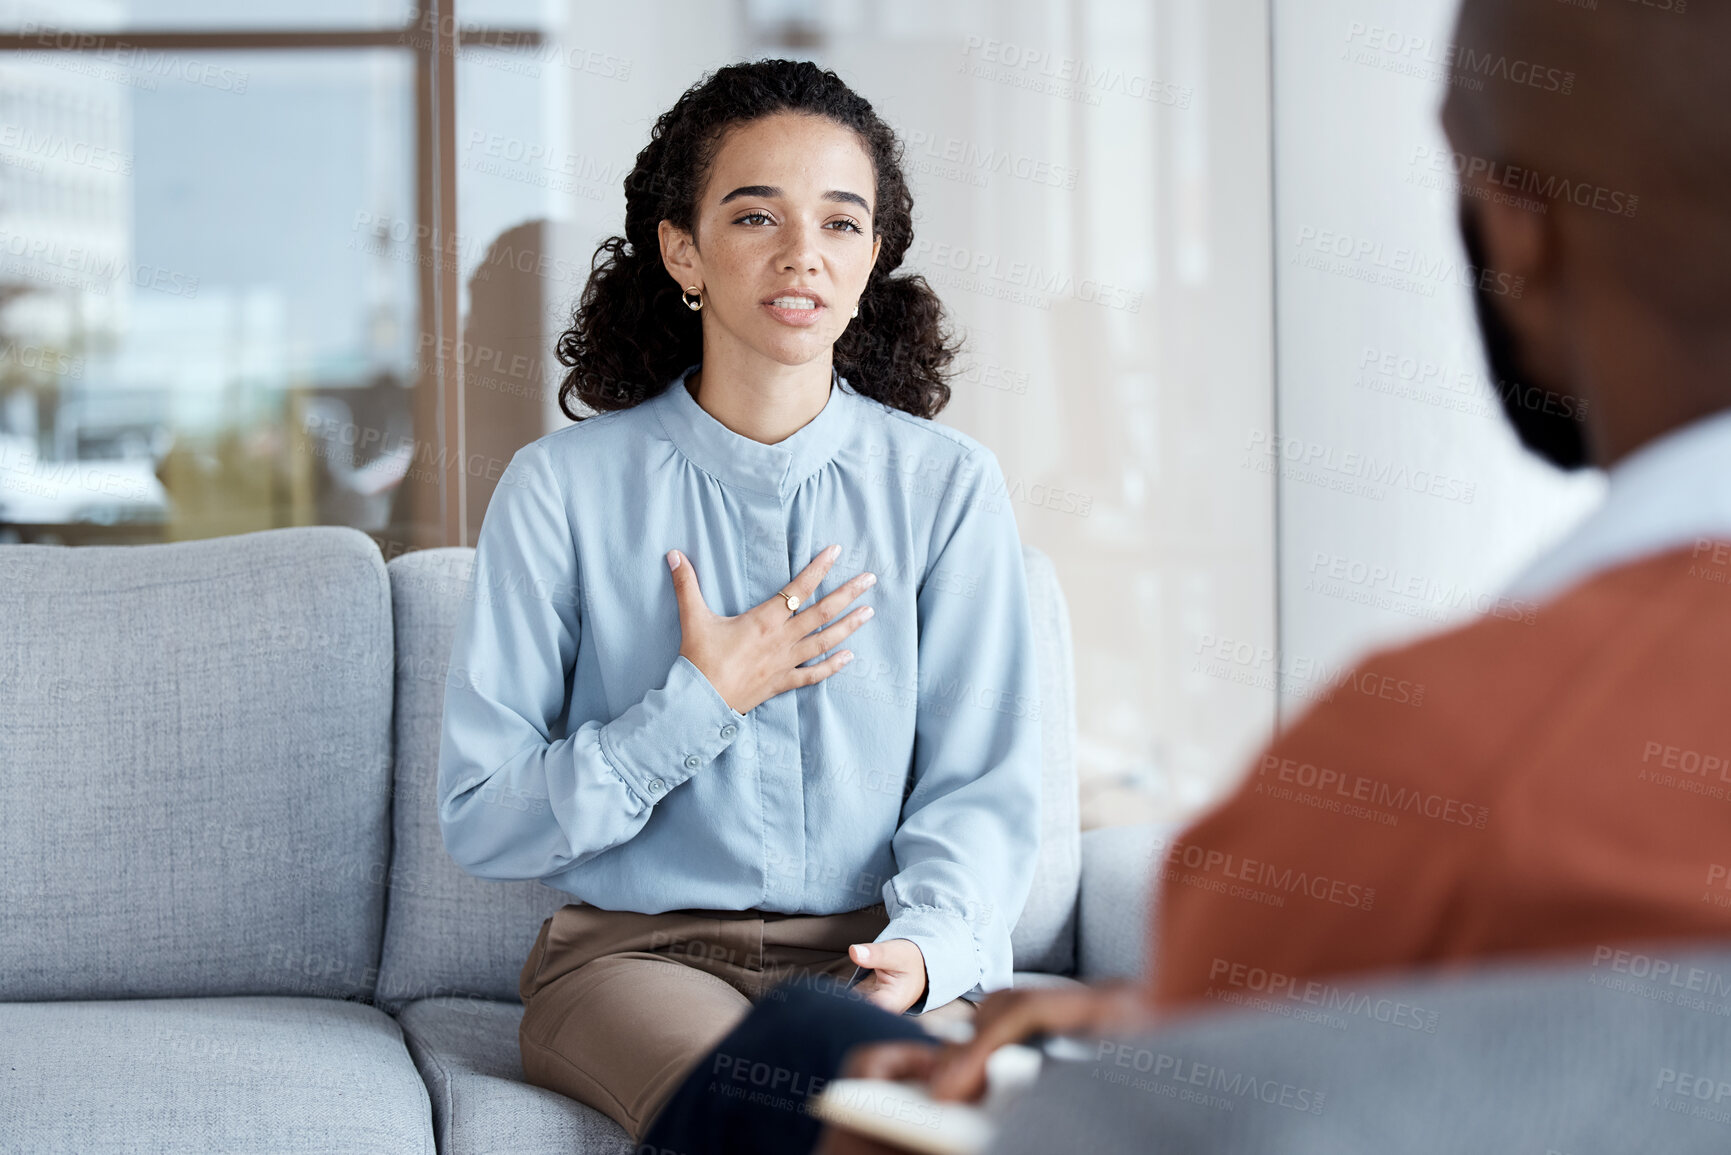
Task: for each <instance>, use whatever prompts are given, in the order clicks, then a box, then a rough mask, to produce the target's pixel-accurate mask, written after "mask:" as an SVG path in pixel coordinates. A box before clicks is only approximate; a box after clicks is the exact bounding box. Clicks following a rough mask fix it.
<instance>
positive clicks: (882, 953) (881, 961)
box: [847, 938, 926, 1015]
mask: <svg viewBox="0 0 1731 1155" xmlns="http://www.w3.org/2000/svg"><path fill="white" fill-rule="evenodd" d="M847 956H848V957H849V958H851V959H852V960H853V962H854V965H855V966H857V967H863V968H865V969H866V970H868V971H870V972H871V973H870V974H869V975H867V976H866V977H865V978H863V979H861V980H860V982H859V985H858V986H857V987H855V988H854V990H856V991H858V992H859V993H860V994H862V995H864V996H865V997H866V998H868V999H870V1000H871V1001H872V1002H874V1003H876V1004H877V1005H878V1006H880V1007H882V1008H883V1009H884V1010H886V1011H888V1012H889V1013H890V1014H892V1015H899V1014H901V1013H902V1012H903V1011H905V1010H907V1009H908V1008H909V1007H911V1006H913V1005H914V1004H915V1003H917V1002H919V1001H920V996H921V995H923V994H925V993H926V956H925V955H924V954H923V953H921V951H920V948H919V946H918V944H916V943H915V942H914V941H913V940H912V939H907V938H891V939H885V940H884V941H883V942H872V943H865V942H856V943H854V944H853V945H852V946H850V947H848V948H847Z"/></svg>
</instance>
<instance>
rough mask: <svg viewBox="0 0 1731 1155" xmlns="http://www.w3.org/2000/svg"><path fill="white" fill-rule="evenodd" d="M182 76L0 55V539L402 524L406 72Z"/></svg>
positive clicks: (280, 56)
mask: <svg viewBox="0 0 1731 1155" xmlns="http://www.w3.org/2000/svg"><path fill="white" fill-rule="evenodd" d="M201 59H202V60H203V61H204V62H205V63H207V64H208V65H209V66H210V67H211V68H215V69H222V70H229V71H230V72H232V73H233V74H237V75H244V76H245V77H246V81H247V83H246V86H245V89H244V91H236V90H234V89H232V88H231V89H228V90H223V89H217V88H212V87H209V86H206V85H202V84H197V83H192V82H189V81H186V80H183V79H179V78H173V77H163V76H152V75H148V74H146V73H144V72H142V71H141V70H140V69H139V68H137V67H128V66H121V65H114V64H109V63H101V62H97V61H93V60H91V59H89V58H87V57H85V56H83V55H81V54H73V53H66V54H43V53H18V54H12V55H9V56H5V57H0V110H3V111H0V123H3V125H4V128H3V129H0V540H27V541H61V542H66V543H68V544H82V543H87V542H100V541H149V540H170V539H184V538H198V537H210V536H216V535H221V534H230V533H241V532H249V531H252V530H258V529H267V528H273V527H277V526H285V525H303V524H340V525H353V526H356V527H359V528H362V529H366V530H369V531H382V530H386V529H387V527H389V526H390V525H391V524H392V523H393V521H395V520H398V519H402V518H404V517H406V516H407V515H406V514H405V513H404V512H403V511H402V510H400V509H398V508H396V507H397V505H398V504H400V503H399V501H398V495H399V491H400V489H401V486H402V483H403V481H404V478H405V476H406V475H408V474H409V472H410V470H411V469H412V468H413V467H414V465H415V462H414V457H415V451H416V446H417V445H418V444H419V443H418V442H417V441H416V440H415V438H414V429H413V422H412V419H411V412H412V411H411V405H410V402H411V398H412V396H413V393H414V385H415V381H416V378H415V367H414V354H415V344H416V341H417V336H416V334H417V333H418V331H419V329H420V303H419V302H420V287H419V278H418V266H417V262H416V257H417V250H416V245H415V228H414V224H413V221H414V219H415V194H414V181H413V152H412V149H413V141H414V110H413V90H412V83H411V78H412V76H413V71H414V70H413V63H412V60H411V59H410V57H409V56H408V54H407V53H404V52H401V51H398V50H370V49H369V50H353V51H340V52H325V51H317V52H298V53H260V52H251V53H221V52H216V53H204V54H201Z"/></svg>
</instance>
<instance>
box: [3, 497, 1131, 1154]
mask: <svg viewBox="0 0 1731 1155" xmlns="http://www.w3.org/2000/svg"><path fill="white" fill-rule="evenodd" d="M472 560H473V551H472V550H468V549H435V550H427V551H422V552H416V553H411V554H406V555H403V556H401V557H398V558H395V559H393V560H391V561H390V563H389V564H388V565H387V564H386V562H385V560H384V559H383V558H382V557H381V555H380V552H379V549H378V547H377V546H376V545H375V544H374V543H373V541H372V540H371V539H370V538H368V537H367V536H366V535H365V534H362V533H360V532H359V531H357V530H351V529H343V528H336V527H310V528H296V529H281V530H270V531H265V532H260V533H250V534H241V535H237V536H233V537H225V538H216V539H211V540H205V541H193V542H182V543H174V544H166V545H143V546H119V547H87V548H81V549H68V548H63V547H55V546H24V545H15V546H0V787H3V789H4V794H3V795H0V800H3V801H0V1000H4V1001H0V1151H5V1152H30V1153H36V1152H51V1151H77V1152H91V1151H117V1150H128V1151H134V1150H136V1151H170V1150H184V1151H248V1152H258V1151H309V1152H310V1151H317V1152H345V1153H359V1152H373V1151H379V1152H393V1153H396V1152H410V1151H434V1150H437V1151H439V1152H444V1153H447V1155H459V1153H470V1152H507V1151H508V1152H514V1153H527V1152H542V1151H545V1152H559V1153H561V1155H570V1153H572V1152H589V1151H607V1152H625V1151H629V1150H630V1145H629V1143H628V1142H627V1141H626V1139H625V1136H624V1134H623V1132H622V1131H620V1130H619V1129H618V1128H617V1127H616V1126H615V1125H614V1124H613V1123H612V1122H611V1121H610V1120H608V1119H607V1118H606V1117H604V1116H602V1115H600V1114H599V1113H597V1112H595V1111H592V1110H590V1109H588V1108H586V1107H584V1106H582V1105H580V1104H578V1103H576V1102H574V1101H572V1100H570V1099H567V1098H565V1097H563V1096H561V1095H558V1094H555V1093H552V1092H549V1091H546V1090H542V1089H540V1088H537V1087H533V1086H529V1085H527V1084H525V1083H524V1082H523V1080H522V1071H521V1068H520V1066H519V1062H518V1052H517V1023H518V1020H519V1017H520V1015H521V1013H522V1006H521V1004H520V1003H518V1001H517V977H518V972H519V967H520V965H521V963H522V961H523V958H524V956H525V954H526V953H527V951H528V949H529V946H530V944H531V942H532V941H533V939H534V937H535V934H536V932H537V930H538V929H539V927H540V924H541V921H542V919H544V918H545V917H546V916H547V915H549V914H551V913H552V912H553V911H554V910H555V909H557V908H558V907H559V906H560V905H561V904H562V903H564V902H565V901H567V896H565V895H564V894H562V893H560V892H558V891H555V890H552V889H550V888H548V887H545V886H542V885H541V884H539V883H536V882H524V883H500V882H489V881H483V880H479V879H475V878H472V877H470V876H468V875H466V874H464V873H463V872H462V871H461V870H460V869H458V868H457V867H456V866H455V865H454V864H453V863H452V862H451V861H450V859H449V858H448V856H447V855H446V854H445V852H444V847H443V844H442V842H441V839H440V834H439V829H438V824H437V819H436V816H435V806H434V788H435V779H436V769H437V757H438V747H439V716H440V709H441V705H442V701H443V691H444V677H445V665H446V661H447V658H448V656H449V652H450V645H451V635H452V629H453V625H454V620H455V612H456V609H457V607H458V605H459V603H460V601H461V600H462V598H463V597H464V596H465V593H466V592H467V588H468V581H469V571H470V567H471V564H472ZM1025 561H1026V565H1027V572H1028V577H1029V585H1030V590H1031V593H1032V598H1033V603H1034V612H1035V619H1036V625H1037V627H1038V632H1039V649H1040V656H1041V661H1042V667H1043V668H1042V674H1041V680H1042V686H1041V688H1042V693H1043V696H1044V707H1043V708H1044V714H1043V717H1044V719H1045V721H1046V725H1045V742H1046V746H1045V753H1046V790H1045V797H1044V828H1045V840H1044V845H1043V846H1042V849H1041V852H1040V862H1039V866H1038V871H1037V878H1036V882H1035V887H1034V892H1033V894H1032V896H1031V897H1030V899H1029V902H1028V905H1027V908H1026V910H1025V912H1024V913H1023V915H1022V918H1021V920H1020V922H1019V923H1018V925H1017V927H1016V930H1015V936H1014V942H1015V951H1016V965H1017V968H1018V972H1019V973H1018V979H1017V981H1018V982H1022V983H1038V982H1064V981H1069V980H1067V979H1066V978H1064V977H1063V976H1068V975H1079V976H1081V977H1089V976H1093V975H1100V974H1105V973H1108V972H1110V971H1113V970H1117V971H1123V970H1125V969H1126V968H1130V967H1133V966H1134V965H1135V962H1134V960H1135V957H1136V954H1137V950H1138V948H1139V946H1140V935H1141V926H1140V923H1139V921H1138V916H1137V909H1138V903H1139V902H1140V900H1141V897H1142V895H1144V894H1145V892H1146V883H1147V876H1146V874H1145V870H1146V866H1147V859H1146V845H1145V839H1144V840H1140V841H1139V840H1138V837H1137V836H1136V835H1135V834H1134V833H1132V834H1130V835H1126V834H1124V833H1123V832H1119V831H1104V832H1099V833H1098V834H1094V833H1092V832H1091V833H1090V835H1089V836H1088V837H1086V838H1084V837H1080V836H1078V834H1077V814H1076V782H1075V765H1074V749H1073V747H1074V734H1075V721H1074V690H1073V685H1072V670H1071V657H1070V638H1069V624H1068V618H1067V615H1066V610H1065V605H1064V599H1063V596H1062V594H1061V592H1060V590H1059V588H1058V584H1057V581H1056V578H1055V576H1054V573H1053V570H1052V566H1051V564H1050V562H1049V560H1048V559H1046V558H1045V557H1044V556H1042V555H1041V554H1039V553H1038V552H1036V551H1034V550H1032V549H1029V550H1027V552H1026V558H1025ZM1078 896H1080V897H1079V898H1078Z"/></svg>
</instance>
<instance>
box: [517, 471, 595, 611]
mask: <svg viewBox="0 0 1731 1155" xmlns="http://www.w3.org/2000/svg"><path fill="white" fill-rule="evenodd" d="M529 444H530V447H531V448H534V449H539V450H540V451H541V461H542V464H543V465H544V466H545V467H546V469H547V476H548V477H550V478H551V479H552V481H553V493H554V495H555V496H557V497H558V499H559V513H560V515H561V516H562V517H564V519H565V540H566V541H567V542H568V543H569V544H570V546H571V556H572V565H571V591H572V593H573V594H575V595H576V598H575V600H576V602H577V604H576V606H574V607H573V609H574V611H575V612H576V614H577V615H578V618H579V619H581V618H582V615H583V607H584V605H586V604H587V603H586V601H585V599H584V597H583V567H582V565H580V564H578V561H579V559H578V558H577V530H576V527H575V526H573V525H572V524H571V504H570V502H568V501H567V500H566V499H565V485H564V483H563V482H561V481H560V480H559V471H558V470H557V469H554V468H553V456H552V454H550V453H548V452H547V447H546V446H545V445H544V444H542V443H541V442H540V441H532V442H530V443H529Z"/></svg>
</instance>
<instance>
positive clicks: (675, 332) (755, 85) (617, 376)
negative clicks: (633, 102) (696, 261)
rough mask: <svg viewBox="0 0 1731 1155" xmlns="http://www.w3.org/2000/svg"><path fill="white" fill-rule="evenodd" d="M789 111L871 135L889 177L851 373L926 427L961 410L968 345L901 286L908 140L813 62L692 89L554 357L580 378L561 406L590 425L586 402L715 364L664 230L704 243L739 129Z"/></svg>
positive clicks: (766, 67)
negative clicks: (729, 139) (700, 217)
mask: <svg viewBox="0 0 1731 1155" xmlns="http://www.w3.org/2000/svg"><path fill="white" fill-rule="evenodd" d="M778 112H799V113H808V114H815V115H819V116H824V117H827V118H829V119H830V120H832V121H834V122H835V123H837V124H839V125H841V126H842V127H844V128H850V129H852V130H853V131H854V132H856V133H858V134H859V137H860V141H861V143H862V144H863V145H864V146H865V150H866V153H867V154H868V155H869V156H870V157H871V162H872V168H873V170H874V172H875V174H876V177H877V204H876V210H875V212H874V213H873V218H872V219H873V228H874V230H875V232H876V234H877V235H878V236H879V237H881V238H882V241H883V244H882V247H881V248H880V249H879V251H878V261H877V264H876V265H875V266H874V267H873V269H872V272H871V276H870V278H869V279H868V280H867V281H866V287H865V292H864V294H863V295H862V296H861V297H860V302H859V317H858V319H857V320H856V321H855V322H854V323H852V324H850V325H849V326H848V327H847V329H846V330H845V331H844V332H843V333H842V335H841V337H840V339H838V340H837V341H836V344H835V353H834V360H835V366H836V369H837V371H838V372H840V373H841V374H842V375H843V376H844V377H846V378H847V379H848V384H850V385H852V386H853V387H854V388H855V389H857V390H858V391H859V392H860V393H862V394H864V395H866V396H867V397H872V398H874V399H876V400H878V401H881V402H883V403H884V404H886V405H889V406H892V407H894V408H896V409H900V410H903V411H904V412H907V413H912V414H914V415H915V416H918V417H933V416H936V415H937V413H938V412H939V411H940V410H941V409H943V407H944V406H945V405H947V404H949V400H950V387H949V384H948V383H947V378H948V377H949V376H950V371H949V366H950V362H951V361H953V360H954V359H955V357H956V354H957V353H958V352H959V351H960V343H959V340H957V339H956V338H955V337H954V336H953V335H952V334H951V332H950V331H949V329H948V327H947V324H946V318H945V316H944V308H943V305H942V303H941V302H940V301H939V300H938V297H937V294H936V293H934V292H933V291H932V289H931V286H930V285H928V284H926V281H925V278H924V277H921V276H918V275H917V274H910V275H903V276H899V277H898V276H892V275H891V274H893V273H894V272H895V270H896V268H897V267H898V266H900V265H901V263H902V256H903V255H904V254H905V253H906V252H907V248H908V245H909V244H910V243H911V242H912V241H913V208H914V198H913V195H912V194H911V193H910V192H909V191H908V185H907V178H906V177H905V176H904V175H903V173H902V167H901V159H902V145H901V142H900V141H899V140H898V139H897V138H896V134H895V132H894V130H892V129H891V128H890V127H889V125H887V124H885V123H884V122H883V121H882V120H881V119H880V118H879V117H878V115H877V113H876V112H874V111H873V110H872V106H871V105H870V104H869V103H867V102H866V100H865V99H864V98H863V97H861V96H860V95H859V94H858V93H856V92H854V91H853V90H852V89H850V88H849V87H848V86H847V85H846V84H844V83H843V82H842V80H841V78H840V77H838V76H837V75H836V74H835V73H834V72H831V71H829V70H827V69H823V68H819V67H818V66H817V65H815V64H812V63H810V62H809V61H802V60H757V61H752V62H750V63H743V64H730V65H728V66H726V67H725V68H720V69H717V70H716V71H715V72H713V73H711V74H709V75H708V76H705V77H704V78H703V79H701V80H699V81H698V82H697V83H696V84H694V85H692V86H691V87H690V88H688V89H686V90H685V92H684V93H683V94H682V95H681V96H680V97H679V99H678V100H677V101H675V102H674V105H673V107H672V108H670V109H668V110H667V111H666V112H665V113H663V114H662V115H661V118H660V119H659V120H657V121H656V122H655V127H654V129H653V130H651V132H650V134H649V143H648V144H646V145H644V146H643V151H641V152H639V153H638V154H637V164H636V167H635V168H633V169H632V171H631V174H630V175H629V176H627V177H626V178H625V235H624V236H622V237H621V236H614V237H608V238H607V239H606V240H604V241H602V242H601V244H600V245H599V246H598V247H597V248H596V250H595V255H594V258H593V260H592V261H591V265H590V273H589V281H588V283H587V284H586V285H585V286H584V288H583V294H582V297H581V298H580V299H579V301H578V303H577V307H576V309H575V311H574V312H573V315H572V318H571V327H570V328H568V329H566V330H565V331H564V332H563V333H561V334H560V335H559V340H558V343H557V344H556V345H555V346H554V350H555V354H556V355H557V356H558V358H559V361H560V363H561V364H563V365H566V366H568V367H569V370H568V371H567V372H566V374H565V378H564V382H563V383H562V384H561V385H560V387H559V408H560V409H562V410H564V412H565V415H566V416H567V417H569V418H571V419H572V420H573V421H581V420H583V416H582V415H579V414H578V413H577V412H575V409H574V406H573V404H572V403H573V401H581V402H583V403H584V404H587V405H588V406H590V407H591V408H593V409H596V410H601V411H606V410H615V409H629V408H631V407H632V406H634V405H638V404H641V403H642V402H643V401H646V400H648V399H649V397H651V396H653V395H655V394H657V393H660V392H661V391H662V390H663V389H664V388H666V387H667V385H668V382H669V381H670V380H671V379H672V378H673V377H675V376H676V375H677V374H678V373H679V372H680V371H682V370H683V369H684V368H685V367H686V366H688V365H692V364H694V363H696V362H698V361H700V360H702V355H703V330H702V325H701V323H700V319H699V316H698V315H697V314H694V313H693V312H692V311H691V310H690V309H687V308H686V307H685V305H684V304H683V303H682V301H681V300H680V291H679V286H677V285H675V284H674V283H673V280H672V278H671V277H669V276H668V275H667V270H666V268H665V266H663V265H662V263H661V246H660V239H659V236H658V228H659V225H660V223H661V221H663V220H667V221H671V222H672V223H673V224H675V225H677V226H678V227H680V228H681V229H684V230H686V231H687V232H691V231H693V225H694V224H695V222H696V218H697V201H698V197H699V196H700V195H701V193H702V190H703V186H704V182H705V181H706V180H707V179H708V176H709V172H710V169H711V167H712V166H713V164H714V162H715V157H716V155H717V153H718V152H719V151H720V148H721V142H722V138H723V136H724V135H725V133H726V131H727V130H728V129H730V128H732V127H733V126H735V125H739V124H743V123H746V122H748V121H753V120H757V119H758V118H760V117H764V116H769V115H772V114H774V113H778Z"/></svg>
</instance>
